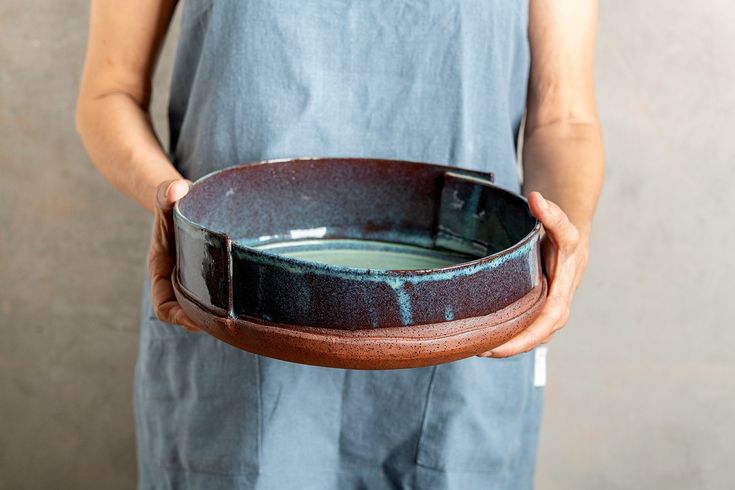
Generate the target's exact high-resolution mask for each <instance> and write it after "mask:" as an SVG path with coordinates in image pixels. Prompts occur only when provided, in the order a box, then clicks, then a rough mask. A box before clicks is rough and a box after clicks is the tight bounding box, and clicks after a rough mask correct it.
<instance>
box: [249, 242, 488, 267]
mask: <svg viewBox="0 0 735 490" xmlns="http://www.w3.org/2000/svg"><path fill="white" fill-rule="evenodd" d="M254 248H257V249H260V250H267V251H269V252H273V253H277V254H279V255H282V256H285V257H292V258H295V259H301V260H306V261H309V262H317V263H322V264H329V265H337V266H343V267H353V268H360V269H374V270H417V269H436V268H439V267H448V266H450V265H455V264H460V263H462V262H467V261H470V260H473V259H474V258H475V257H473V256H471V255H467V254H460V253H456V252H452V251H451V250H441V249H436V248H426V247H420V246H417V245H409V244H405V243H395V242H385V241H378V240H356V239H339V238H334V239H327V240H287V241H280V242H271V243H267V244H265V245H256V246H255V247H254Z"/></svg>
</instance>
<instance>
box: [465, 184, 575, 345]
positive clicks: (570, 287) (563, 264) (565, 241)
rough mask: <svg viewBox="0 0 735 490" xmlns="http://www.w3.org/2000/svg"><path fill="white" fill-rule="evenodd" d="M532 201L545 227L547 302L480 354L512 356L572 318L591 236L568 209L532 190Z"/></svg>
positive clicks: (549, 337) (540, 341) (544, 254)
mask: <svg viewBox="0 0 735 490" xmlns="http://www.w3.org/2000/svg"><path fill="white" fill-rule="evenodd" d="M528 204H529V206H530V208H531V212H532V213H533V215H534V216H536V218H537V219H538V220H539V221H540V222H541V224H542V225H543V227H544V230H545V235H544V237H543V238H542V242H541V251H542V257H543V260H544V266H545V269H546V274H547V279H548V281H549V292H548V296H547V298H546V303H545V304H544V307H543V309H542V310H541V313H540V314H539V316H538V318H536V320H534V322H533V323H531V325H529V326H528V328H526V329H525V330H524V331H522V332H521V333H519V334H518V335H516V336H515V337H513V338H512V339H510V340H509V341H507V342H506V343H504V344H503V345H500V346H498V347H495V348H494V349H492V350H490V351H487V352H485V353H482V354H479V356H480V357H510V356H514V355H516V354H520V353H522V352H528V351H530V350H531V349H533V348H534V347H536V346H537V345H539V344H543V343H546V342H548V341H549V340H551V337H552V336H553V335H554V333H555V332H557V331H558V330H559V329H560V328H562V327H563V326H564V325H565V324H566V322H567V320H568V318H569V309H570V307H571V305H572V299H573V297H574V292H575V291H576V289H577V286H578V285H579V281H580V280H581V278H582V273H583V272H584V269H585V267H586V266H587V256H588V239H587V236H586V235H585V236H582V234H581V233H580V231H579V230H578V229H577V227H575V226H574V225H573V224H572V222H571V221H570V220H569V218H568V217H567V215H566V213H564V211H562V210H561V208H560V207H559V206H557V205H556V204H554V203H553V202H551V201H547V200H546V199H544V198H543V197H542V196H541V194H540V193H538V192H531V193H530V194H529V196H528Z"/></svg>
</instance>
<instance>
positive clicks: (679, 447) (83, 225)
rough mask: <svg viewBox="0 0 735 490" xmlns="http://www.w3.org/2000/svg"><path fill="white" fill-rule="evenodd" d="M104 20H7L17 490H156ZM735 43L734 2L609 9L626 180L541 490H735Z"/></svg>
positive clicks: (4, 157) (9, 462)
mask: <svg viewBox="0 0 735 490" xmlns="http://www.w3.org/2000/svg"><path fill="white" fill-rule="evenodd" d="M87 8H88V2H87V1H82V0H78V1H71V0H64V1H59V0H54V1H52V0H33V1H21V0H8V1H6V2H3V4H2V5H1V6H0V27H1V29H0V30H1V31H2V32H3V38H4V42H3V43H2V44H1V45H0V278H1V279H2V280H0V334H1V335H2V338H1V339H0V488H13V489H37V488H59V489H66V488H69V489H73V488H89V487H94V488H105V489H118V488H119V489H127V488H131V487H133V486H134V485H135V478H136V474H135V454H134V437H133V419H132V410H131V387H132V376H133V364H134V361H135V356H136V350H137V336H138V331H137V329H138V327H137V320H138V315H139V300H140V295H141V286H142V279H143V261H144V256H145V252H146V245H147V240H148V233H149V228H148V227H149V217H148V215H147V214H146V213H145V212H144V211H143V210H142V209H141V208H139V207H137V205H135V204H133V203H132V202H129V201H127V200H126V199H125V198H124V197H122V196H121V195H118V194H117V193H115V192H114V191H113V190H112V188H111V187H110V186H109V185H108V184H107V183H106V182H105V181H104V180H103V179H102V177H100V176H99V175H98V174H97V173H96V172H95V170H94V169H93V167H92V166H91V165H90V164H89V162H88V160H87V158H86V156H85V154H84V151H83V150H82V148H81V145H80V144H79V141H78V138H77V136H76V133H75V130H74V122H73V112H74V111H73V108H74V99H75V95H76V90H77V86H78V82H79V73H80V71H81V64H82V56H83V51H84V45H85V42H86V28H87ZM733 25H735V7H733V6H732V4H731V3H730V2H727V1H725V0H708V1H704V2H698V1H694V0H682V1H679V2H670V1H664V0H651V1H647V2H637V1H634V0H617V1H614V2H613V1H605V2H603V5H602V10H601V20H600V33H599V43H598V77H597V78H598V97H599V104H600V114H601V117H602V121H603V124H604V129H605V138H606V147H607V157H608V178H607V183H606V188H605V191H604V194H603V197H602V201H601V203H600V208H599V215H598V220H597V223H596V230H595V237H594V241H593V246H592V254H591V263H590V266H589V270H588V274H587V276H586V278H585V281H584V283H583V287H582V288H581V290H580V291H579V294H578V297H577V299H576V302H575V307H574V310H573V315H572V318H571V321H570V324H569V326H568V327H567V329H566V330H565V331H564V332H563V333H561V334H560V335H557V337H556V338H555V341H554V342H553V343H552V344H551V349H550V353H549V369H550V373H549V384H548V387H547V390H546V412H545V420H544V426H543V430H542V442H541V449H540V455H539V471H538V479H537V481H538V488H539V489H541V490H551V489H564V490H566V489H589V488H595V489H617V488H620V489H629V488H651V489H692V488H705V489H731V488H735V470H734V469H733V467H732V461H733V459H735V444H733V441H735V419H734V418H733V417H732V415H731V414H733V413H735V383H733V379H735V363H734V362H733V348H734V346H735V320H733V319H734V318H735V301H733V299H732V294H733V293H732V291H733V283H734V280H733V274H734V273H735V253H734V252H733V251H734V250H735V226H734V223H735V219H734V218H733V216H734V215H735V193H734V192H733V185H734V184H733V183H734V182H735V142H734V140H735V139H734V138H733V136H732V134H731V133H732V131H733V128H735V83H733V82H734V81H735V62H733V51H732V47H733V46H735V30H733V29H732V26H733ZM174 34H175V33H174ZM169 41H171V40H169ZM171 48H172V45H171V44H170V43H169V45H168V47H167V49H166V50H165V52H164V55H163V57H162V62H161V66H160V68H159V73H158V75H157V78H156V89H157V92H156V98H155V104H154V111H153V112H154V119H155V121H156V123H157V125H158V127H159V128H161V131H162V133H164V134H163V140H164V141H165V140H166V136H165V127H164V125H163V122H164V115H165V103H166V98H167V94H166V86H167V80H168V77H169V75H170V66H171V55H172V49H171ZM91 482H94V483H93V484H92V483H91Z"/></svg>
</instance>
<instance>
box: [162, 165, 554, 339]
mask: <svg viewBox="0 0 735 490" xmlns="http://www.w3.org/2000/svg"><path fill="white" fill-rule="evenodd" d="M491 181H492V176H491V175H489V174H482V173H479V172H466V171H463V170H462V169H457V168H456V167H452V168H449V167H443V166H439V165H432V164H423V163H417V162H399V161H390V160H371V159H320V160H313V159H308V160H295V161H285V162H277V163H261V164H255V165H248V166H240V167H236V168H235V169H229V170H224V171H221V172H217V173H214V174H210V175H209V176H207V177H205V178H203V179H201V180H200V181H197V182H196V183H195V184H194V186H193V187H192V190H191V191H190V193H189V194H188V195H187V196H186V197H185V198H184V199H182V200H181V201H180V202H179V203H177V206H176V208H175V215H174V216H175V220H176V227H177V251H178V263H177V265H178V270H179V277H180V281H181V284H182V285H183V286H184V287H185V288H186V289H187V290H188V292H189V293H190V294H191V296H193V297H194V298H197V299H198V300H199V301H200V302H201V303H202V305H203V306H206V305H213V306H216V307H218V308H222V309H224V310H226V311H229V312H230V315H231V316H232V317H243V318H248V317H254V318H260V319H265V320H269V321H273V322H278V323H284V324H296V325H307V326H318V327H326V328H339V329H349V330H355V329H363V328H378V327H393V326H407V325H422V324H429V323H437V322H443V321H450V320H456V319H462V318H469V317H475V316H481V315H487V314H489V313H492V312H495V311H498V310H500V309H502V308H504V307H506V306H508V305H509V304H511V303H513V302H514V301H516V300H518V299H520V298H521V297H523V296H524V295H525V294H526V293H528V291H530V290H531V289H533V288H534V287H535V286H536V285H538V284H539V281H540V277H541V276H540V275H541V268H540V258H539V244H538V238H539V229H540V225H539V224H538V222H537V221H536V220H535V218H533V216H532V215H531V214H530V211H529V210H528V206H527V203H526V201H525V199H523V198H522V197H521V196H518V195H515V194H513V193H511V192H509V191H507V190H504V189H501V188H498V187H495V186H494V185H493V184H492V183H491ZM230 237H233V238H232V239H230ZM305 238H313V239H323V240H324V243H327V244H328V243H329V239H332V238H343V239H344V238H348V239H358V240H377V241H382V242H391V243H399V244H400V243H403V244H410V245H415V246H421V247H430V248H435V249H437V250H445V251H446V253H455V254H462V255H457V256H462V257H466V260H463V261H460V262H459V263H455V264H451V265H448V266H444V267H437V268H432V269H415V270H403V269H402V270H389V269H388V270H385V269H370V268H364V267H347V266H343V265H335V264H329V263H322V262H314V261H309V260H304V259H300V258H297V257H291V256H287V255H284V254H283V253H278V249H277V248H276V249H269V248H263V245H264V244H265V245H268V244H278V243H281V242H284V241H288V240H300V239H305ZM356 243H359V242H356Z"/></svg>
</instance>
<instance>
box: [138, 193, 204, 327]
mask: <svg viewBox="0 0 735 490" xmlns="http://www.w3.org/2000/svg"><path fill="white" fill-rule="evenodd" d="M189 185H190V183H189V181H187V180H184V179H177V180H167V181H165V182H162V183H160V184H159V185H158V188H157V189H156V207H155V212H154V219H153V237H152V239H151V246H150V249H149V250H148V276H149V277H150V279H151V300H152V303H153V312H154V313H155V314H156V317H158V319H159V320H161V321H162V322H166V323H173V324H175V325H180V326H181V327H183V328H185V329H186V330H189V331H192V332H193V331H198V330H200V329H199V328H198V327H197V326H196V325H194V322H192V321H191V319H190V318H189V317H188V316H186V313H184V310H182V309H181V306H180V305H179V303H178V301H176V296H175V295H174V288H173V285H172V284H171V273H172V272H173V269H174V265H175V264H176V246H175V243H174V223H173V209H174V204H175V203H176V201H178V200H179V199H181V198H182V197H184V196H185V195H186V194H187V193H188V192H189Z"/></svg>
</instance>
